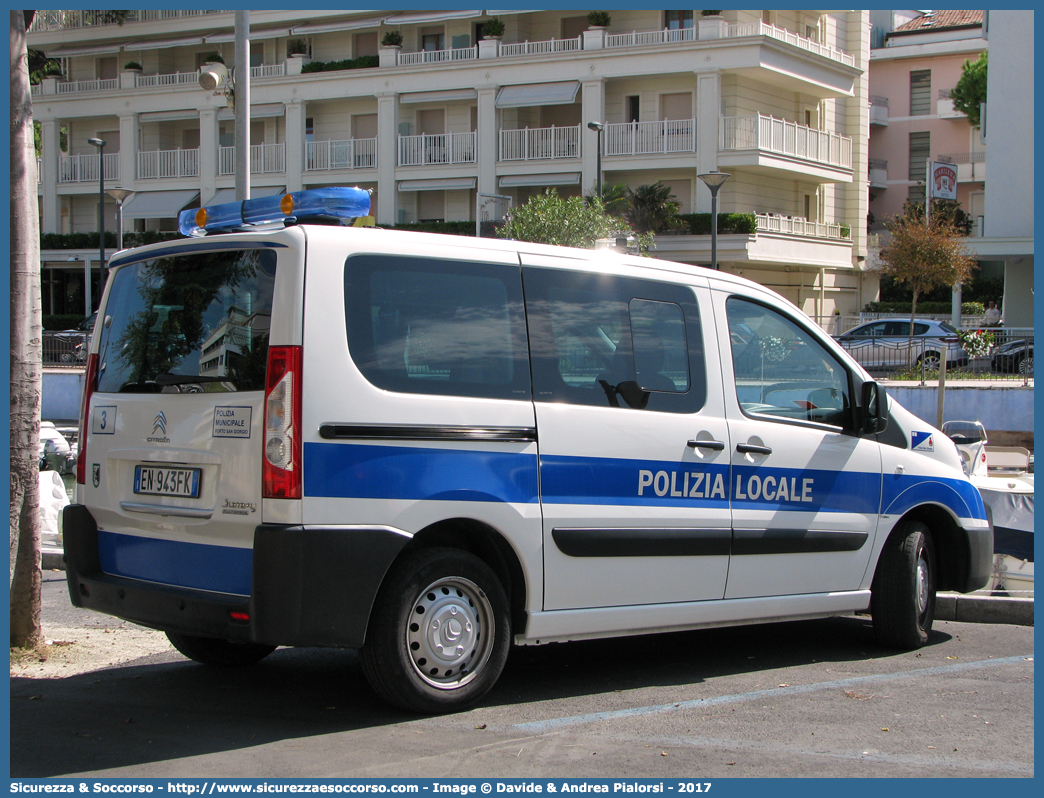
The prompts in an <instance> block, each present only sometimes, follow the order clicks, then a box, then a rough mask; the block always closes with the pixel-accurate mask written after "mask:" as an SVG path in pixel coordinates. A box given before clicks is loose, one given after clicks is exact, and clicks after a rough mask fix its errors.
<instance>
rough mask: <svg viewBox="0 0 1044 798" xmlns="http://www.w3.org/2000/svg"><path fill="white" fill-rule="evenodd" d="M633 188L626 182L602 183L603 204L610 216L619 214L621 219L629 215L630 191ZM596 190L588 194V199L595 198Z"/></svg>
mask: <svg viewBox="0 0 1044 798" xmlns="http://www.w3.org/2000/svg"><path fill="white" fill-rule="evenodd" d="M630 190H631V189H629V188H628V187H627V184H626V183H603V184H602V206H603V207H604V208H605V212H606V213H608V214H609V215H610V216H619V217H620V218H621V219H622V218H623V217H624V216H626V215H627V210H628V208H630V207H631V198H630V196H629V192H630ZM594 197H595V194H594V191H592V193H590V194H588V195H587V201H588V202H590V201H591V200H592V199H594Z"/></svg>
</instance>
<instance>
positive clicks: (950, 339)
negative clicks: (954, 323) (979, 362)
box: [939, 336, 961, 344]
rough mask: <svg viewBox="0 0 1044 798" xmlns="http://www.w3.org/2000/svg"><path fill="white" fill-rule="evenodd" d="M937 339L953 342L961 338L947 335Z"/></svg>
mask: <svg viewBox="0 0 1044 798" xmlns="http://www.w3.org/2000/svg"><path fill="white" fill-rule="evenodd" d="M939 340H940V341H942V342H943V343H944V344H955V343H957V342H958V341H959V340H961V339H960V338H958V337H957V336H947V337H946V338H940V339H939Z"/></svg>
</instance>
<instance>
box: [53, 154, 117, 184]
mask: <svg viewBox="0 0 1044 798" xmlns="http://www.w3.org/2000/svg"><path fill="white" fill-rule="evenodd" d="M105 179H106V180H119V179H120V154H119V153H118V152H107V153H105ZM58 182H59V183H97V182H98V156H97V155H62V156H61V157H59V158H58Z"/></svg>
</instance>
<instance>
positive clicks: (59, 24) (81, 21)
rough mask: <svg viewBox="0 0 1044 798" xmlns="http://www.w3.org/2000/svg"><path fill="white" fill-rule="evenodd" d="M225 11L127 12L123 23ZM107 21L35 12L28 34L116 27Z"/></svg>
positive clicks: (92, 15) (90, 15) (92, 14)
mask: <svg viewBox="0 0 1044 798" xmlns="http://www.w3.org/2000/svg"><path fill="white" fill-rule="evenodd" d="M226 13H231V12H227V11H211V10H201V11H183V10H173V9H167V10H159V9H155V10H150V11H145V10H142V11H129V12H127V19H126V20H124V21H125V22H152V21H154V20H164V19H181V18H183V17H200V16H203V15H204V14H226ZM117 24H119V23H117V22H109V21H107V20H106V19H105V18H104V17H103V16H102V14H101V12H100V11H37V12H36V16H35V17H34V18H33V24H32V25H30V26H29V32H30V33H36V32H37V31H51V30H75V29H78V28H97V27H101V26H103V25H117Z"/></svg>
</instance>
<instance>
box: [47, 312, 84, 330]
mask: <svg viewBox="0 0 1044 798" xmlns="http://www.w3.org/2000/svg"><path fill="white" fill-rule="evenodd" d="M85 318H87V317H86V316H84V315H83V314H82V313H45V314H44V315H43V317H42V319H41V320H42V322H43V329H45V330H75V329H76V327H77V325H78V324H79V323H80V322H81V321H83V320H84V319H85Z"/></svg>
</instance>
